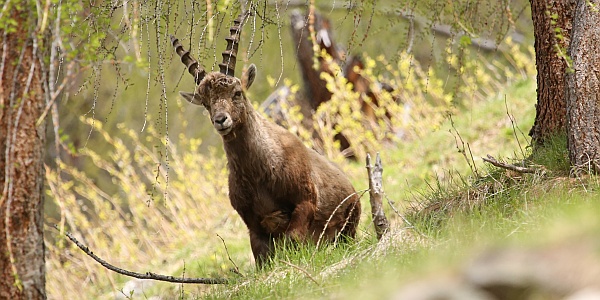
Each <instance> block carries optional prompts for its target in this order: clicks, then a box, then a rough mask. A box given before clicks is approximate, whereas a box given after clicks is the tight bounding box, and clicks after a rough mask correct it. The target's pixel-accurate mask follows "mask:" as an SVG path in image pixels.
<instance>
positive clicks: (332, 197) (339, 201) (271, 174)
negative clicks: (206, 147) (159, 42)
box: [171, 14, 360, 266]
mask: <svg viewBox="0 0 600 300" xmlns="http://www.w3.org/2000/svg"><path fill="white" fill-rule="evenodd" d="M243 21H244V14H241V15H240V16H239V17H238V18H237V20H235V21H234V26H233V27H232V28H231V29H230V32H231V35H230V36H229V37H228V38H227V42H228V45H227V49H226V50H225V52H223V63H221V64H219V66H220V72H211V73H209V74H206V71H205V70H204V69H203V67H202V66H200V65H199V64H198V62H197V61H196V60H195V59H193V58H192V57H191V56H190V54H189V52H188V51H185V50H184V49H183V47H182V46H181V44H180V43H179V41H178V40H177V39H176V38H175V37H171V40H172V43H173V46H174V47H175V49H176V51H177V53H178V54H179V55H180V56H181V61H182V62H183V63H184V64H185V65H186V66H187V67H188V71H189V72H190V74H192V75H193V76H194V78H195V81H196V84H197V88H196V90H195V92H194V93H186V92H181V95H182V96H183V98H185V99H186V100H188V101H189V102H190V103H193V104H198V105H203V106H204V107H205V108H206V109H207V110H208V112H209V113H210V119H211V121H212V124H213V126H214V127H215V129H216V130H217V132H218V133H219V134H220V135H221V137H222V139H223V144H224V148H225V154H226V156H227V162H228V169H229V198H230V200H231V205H232V206H233V208H234V209H235V210H236V211H237V212H238V213H239V215H240V216H241V217H242V219H243V221H244V222H245V224H246V226H247V227H248V230H249V232H250V245H251V247H252V252H253V254H254V258H255V260H256V262H257V264H258V265H259V266H260V265H262V264H263V263H264V262H266V260H268V258H269V257H270V256H271V254H272V253H273V250H274V246H275V243H276V242H277V241H278V240H282V239H286V238H288V239H290V240H292V241H296V242H303V241H312V242H315V243H318V241H319V239H323V240H326V241H333V240H335V239H336V238H338V237H342V238H348V237H351V238H353V237H354V236H355V234H356V226H357V225H358V222H359V218H360V201H359V198H358V196H357V195H356V193H355V190H354V188H353V187H352V184H351V183H350V181H349V180H348V178H347V177H346V176H345V175H344V174H343V172H342V171H341V170H340V169H338V168H337V167H336V166H335V165H334V164H332V163H331V162H329V161H327V160H326V159H325V158H324V157H323V156H321V155H320V154H318V153H317V152H315V151H314V150H312V149H308V148H306V147H305V146H304V145H303V144H302V142H301V141H300V140H299V139H298V138H297V137H296V136H295V135H293V134H291V133H290V132H288V131H286V130H285V129H284V128H282V127H280V126H278V125H276V124H274V123H272V122H270V121H268V120H266V119H265V118H264V117H263V116H261V115H260V114H259V113H258V112H257V111H256V110H255V109H254V107H253V105H252V103H251V102H250V100H249V99H248V98H247V97H246V93H245V91H246V89H248V88H249V87H250V86H251V85H252V82H253V81H254V77H255V74H256V67H255V66H254V65H251V66H250V67H249V68H248V70H247V71H246V72H245V73H244V75H243V76H242V79H239V78H236V77H234V70H235V62H236V54H237V46H238V44H239V33H240V28H241V25H242V23H243Z"/></svg>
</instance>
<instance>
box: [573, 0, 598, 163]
mask: <svg viewBox="0 0 600 300" xmlns="http://www.w3.org/2000/svg"><path fill="white" fill-rule="evenodd" d="M599 24H600V0H579V1H578V2H577V8H576V12H575V18H574V19H573V31H572V33H571V45H570V47H569V57H570V58H571V60H572V62H573V65H572V70H571V71H570V72H568V73H567V76H566V108H567V109H566V116H567V136H568V145H569V158H570V161H571V165H572V166H573V167H574V170H575V172H576V173H580V172H581V171H592V172H600V54H599V53H598V49H600V26H599Z"/></svg>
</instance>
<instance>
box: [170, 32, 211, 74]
mask: <svg viewBox="0 0 600 300" xmlns="http://www.w3.org/2000/svg"><path fill="white" fill-rule="evenodd" d="M171 44H173V47H174V48H175V52H177V54H178V55H179V56H180V57H181V62H182V63H183V64H184V65H185V66H186V67H187V69H188V72H190V74H192V76H194V81H195V82H196V84H200V81H202V79H203V78H204V76H205V75H206V71H205V70H204V68H203V67H202V66H201V65H200V64H199V63H198V61H197V60H195V59H194V58H193V57H192V56H191V55H190V51H187V50H185V49H184V48H183V46H182V45H181V43H180V42H179V39H177V38H176V37H174V36H173V35H171Z"/></svg>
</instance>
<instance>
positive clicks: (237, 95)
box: [233, 91, 242, 98]
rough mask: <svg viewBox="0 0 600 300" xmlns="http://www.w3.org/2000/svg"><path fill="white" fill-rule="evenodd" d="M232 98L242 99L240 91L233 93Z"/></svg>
mask: <svg viewBox="0 0 600 300" xmlns="http://www.w3.org/2000/svg"><path fill="white" fill-rule="evenodd" d="M233 97H234V98H240V97H242V92H240V91H237V92H235V94H233Z"/></svg>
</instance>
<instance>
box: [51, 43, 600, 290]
mask: <svg viewBox="0 0 600 300" xmlns="http://www.w3.org/2000/svg"><path fill="white" fill-rule="evenodd" d="M505 45H507V47H508V48H507V49H508V50H507V51H504V52H503V53H505V55H506V57H505V58H506V61H507V62H508V63H506V62H505V63H506V65H505V64H503V65H496V64H494V63H490V62H488V61H487V60H485V59H484V58H483V57H482V56H481V55H480V54H479V53H466V54H465V53H462V55H463V56H461V61H460V63H459V62H458V58H457V57H456V55H454V54H452V51H450V50H451V46H449V48H448V49H449V50H448V53H447V54H448V59H447V63H448V65H449V66H451V67H452V68H456V69H459V70H460V72H458V73H457V74H459V75H457V76H456V77H455V78H453V80H454V81H456V82H455V83H454V84H453V85H452V88H450V89H449V88H448V86H447V82H446V80H445V79H444V76H443V75H438V74H436V71H435V70H433V69H429V68H425V67H421V66H420V65H419V64H418V62H417V61H416V60H415V59H414V58H412V57H411V55H409V54H406V53H404V54H403V55H402V57H401V59H399V60H398V62H396V63H390V62H388V61H386V60H385V58H384V57H376V58H370V57H368V56H367V55H365V56H364V58H365V62H366V63H365V66H366V68H365V70H363V71H362V72H363V75H364V76H365V77H366V78H368V79H369V80H370V81H371V82H385V83H386V84H389V85H390V86H392V87H394V91H393V92H391V93H388V92H385V91H381V94H380V96H381V97H380V101H381V102H380V106H379V107H376V108H375V110H376V114H377V115H378V116H379V117H380V118H379V119H380V120H385V121H381V122H379V123H375V124H372V123H369V126H365V124H367V122H370V121H369V120H366V119H365V116H363V115H362V114H361V113H360V104H359V101H358V97H359V95H358V94H356V93H354V92H352V90H351V87H350V86H348V84H347V83H346V82H344V81H343V80H342V79H340V78H336V77H330V76H326V75H324V79H325V80H326V81H327V82H328V88H329V89H330V91H332V93H333V95H334V96H333V98H332V100H331V101H330V102H328V103H326V104H325V105H322V106H321V107H320V108H319V110H318V111H317V112H316V113H315V114H314V117H313V118H314V119H313V120H311V123H312V124H313V128H308V129H307V128H304V127H302V126H301V125H300V124H301V123H302V121H303V120H301V117H300V115H299V114H298V110H297V109H295V108H294V107H289V108H288V109H289V110H288V111H289V116H290V118H289V119H288V124H287V125H288V126H289V127H290V128H291V129H292V130H293V131H295V132H296V133H297V134H298V135H299V136H300V137H301V138H302V139H303V141H304V142H305V143H306V144H307V145H308V146H315V145H314V144H312V143H313V141H314V134H316V135H317V136H318V137H319V140H321V141H324V142H323V145H320V147H321V148H322V151H323V153H324V154H325V155H326V156H328V157H329V158H330V159H332V160H333V161H335V162H336V163H338V164H339V165H340V166H341V168H342V169H343V170H344V171H345V172H346V173H347V174H348V175H349V176H350V178H351V180H352V181H353V184H354V186H355V188H356V189H357V190H366V189H367V188H368V182H367V176H366V175H367V173H366V170H365V166H364V163H363V158H364V156H365V155H366V153H371V154H374V153H375V152H380V154H381V157H382V160H383V167H384V175H383V176H384V190H385V196H386V200H387V203H386V204H385V209H386V212H387V215H388V218H390V220H391V223H392V226H391V228H392V230H391V231H390V232H389V233H388V234H387V235H386V236H385V238H384V239H383V240H381V241H379V242H378V241H377V239H376V237H375V234H374V230H373V226H372V224H371V219H370V211H369V205H368V199H367V196H366V195H368V194H365V196H363V198H362V202H363V207H364V209H363V214H362V217H361V226H360V231H359V234H358V238H357V239H356V240H355V241H354V242H352V243H349V244H347V245H338V247H334V246H333V245H325V246H322V247H321V248H319V249H315V248H314V247H310V246H299V247H294V248H293V249H287V248H285V247H284V248H283V249H280V251H278V252H277V255H276V257H275V258H274V259H273V261H272V263H271V265H270V266H269V267H267V268H265V269H262V270H256V269H255V267H254V264H253V261H252V255H251V251H250V246H249V242H248V237H247V231H246V228H245V226H244V224H243V223H242V221H241V219H240V218H239V216H238V215H237V214H236V213H235V211H234V210H233V209H232V208H231V206H230V204H229V200H228V198H227V172H226V165H225V158H224V155H223V153H222V150H221V148H220V144H219V143H216V144H215V143H213V142H206V141H204V140H202V139H200V138H196V137H190V136H186V135H184V134H179V135H178V134H177V133H175V136H173V133H171V134H172V139H168V138H167V139H165V138H164V137H162V136H161V134H160V133H158V132H152V130H153V129H152V126H149V127H148V128H149V129H148V130H149V131H151V132H152V135H151V137H148V139H155V140H161V141H163V147H153V146H149V145H152V143H149V142H148V141H146V140H144V137H142V136H141V135H139V134H138V132H137V131H135V130H133V129H131V128H127V127H126V126H119V128H120V131H119V133H118V134H115V133H110V134H109V133H108V132H106V131H104V130H103V128H102V122H101V121H99V120H91V119H87V118H82V120H81V122H82V123H85V124H88V125H89V126H92V127H93V128H94V132H95V133H99V136H101V138H102V139H103V140H104V141H105V142H106V144H107V145H110V149H109V150H103V151H102V152H101V153H99V152H98V151H96V150H95V149H92V148H88V147H84V148H82V149H80V150H77V151H74V150H71V158H70V160H69V161H66V160H63V161H59V163H58V165H57V167H56V168H48V169H47V172H46V176H47V179H48V186H49V189H48V200H49V201H47V205H46V206H47V217H46V223H47V226H46V233H45V236H46V239H47V240H46V247H47V252H48V254H47V269H48V279H47V281H48V283H47V289H48V293H49V294H48V295H49V298H51V299H78V298H80V297H81V295H85V298H90V299H92V298H93V299H114V298H115V297H116V298H123V299H125V298H132V299H148V298H151V297H153V296H159V297H162V299H175V298H180V299H197V298H212V299H222V298H236V299H263V298H270V299H282V298H289V299H298V298H340V299H353V298H355V299H380V298H381V297H389V296H390V295H392V294H394V292H395V291H396V290H397V288H398V286H400V285H404V284H406V283H407V282H410V281H411V280H414V279H416V278H419V277H421V276H428V274H432V273H436V272H452V270H455V268H457V266H458V265H459V264H461V263H462V262H464V261H466V260H468V259H469V258H470V257H472V256H473V255H475V254H476V253H478V252H479V251H481V250H482V249H485V248H488V247H493V246H495V245H505V244H521V245H522V244H536V243H537V244H543V243H546V242H548V241H551V240H553V239H558V238H561V237H564V236H567V235H570V234H574V233H578V234H589V233H590V232H593V231H594V230H596V231H597V230H599V229H600V222H599V221H598V218H596V217H595V216H597V215H598V213H599V212H600V205H599V204H597V203H594V202H592V201H590V199H597V198H598V188H599V187H600V182H599V181H598V179H597V178H596V177H594V176H591V177H585V178H571V177H569V163H568V157H567V153H566V138H565V137H556V138H555V139H554V140H553V142H552V143H550V144H549V146H547V148H545V149H543V151H537V152H536V155H535V156H532V155H531V149H530V148H529V147H528V137H527V130H528V129H529V128H531V126H532V123H533V119H534V114H535V107H534V103H535V99H536V97H535V95H536V94H535V93H536V88H535V68H534V66H535V65H534V63H533V53H532V52H533V50H532V49H531V48H525V49H521V48H519V47H518V46H516V45H513V44H512V43H511V42H510V40H509V41H508V42H506V44H505ZM463 51H468V50H465V49H463ZM507 66H508V67H507ZM333 67H334V68H335V66H333ZM287 82H288V84H289V85H290V86H291V87H292V90H294V89H296V90H297V86H296V87H294V84H293V83H291V82H289V80H288V81H287ZM173 97H175V96H173ZM184 107H186V104H185V103H181V102H178V106H177V107H176V108H171V109H172V110H177V111H182V110H184ZM386 113H388V114H390V115H391V116H392V117H391V118H389V119H387V118H386V117H385V116H386ZM177 114H178V112H175V113H174V115H177ZM198 114H200V110H198ZM197 117H198V118H206V117H205V116H197ZM152 118H153V116H151V115H149V116H148V119H149V120H152ZM190 123H192V122H186V121H183V122H182V123H181V124H180V125H181V126H182V127H183V129H182V130H181V131H182V132H186V128H187V127H189V126H197V125H196V124H193V123H192V124H190ZM332 124H337V125H332ZM337 133H342V134H344V135H345V136H348V137H351V139H352V141H353V145H352V147H353V150H354V153H355V154H356V156H357V157H358V158H359V159H358V161H350V160H346V159H344V158H343V156H342V155H341V154H339V145H337V144H336V143H335V142H334V139H333V137H334V136H335V134H337ZM217 138H218V137H216V136H215V135H210V136H209V137H207V138H206V139H217ZM65 139H68V137H65ZM207 144H208V145H207ZM213 145H216V146H213ZM488 154H489V155H492V156H494V157H496V158H497V159H500V160H503V161H507V162H508V163H510V164H515V165H522V166H527V167H528V168H532V169H534V170H535V172H534V173H531V174H523V173H518V172H514V171H509V170H505V169H498V168H493V167H489V166H488V165H486V164H485V163H484V162H483V161H482V160H481V159H480V158H481V157H484V156H486V155H488ZM165 157H167V159H165ZM74 162H77V163H78V164H85V165H88V166H92V167H93V169H94V171H90V172H91V173H84V172H82V171H81V170H80V169H79V168H77V167H76V166H75V163H74ZM90 174H92V175H90ZM98 178H104V179H106V178H109V179H110V180H111V183H110V184H102V183H99V182H98V180H97V179H98ZM52 225H57V229H54V227H52ZM65 231H70V232H71V233H73V235H74V236H75V237H76V238H77V239H79V240H80V241H81V242H82V243H84V244H85V245H87V246H88V247H89V248H90V249H91V250H92V251H93V252H94V253H95V254H96V255H98V256H99V257H102V258H104V259H106V260H107V261H109V262H110V263H112V264H114V265H117V266H119V267H121V268H124V269H127V270H132V271H137V272H141V273H145V272H154V273H159V274H167V275H173V276H185V277H215V278H227V279H229V280H230V281H231V283H230V284H227V285H221V286H207V285H175V284H167V283H157V282H150V281H138V280H132V279H131V278H127V277H123V276H120V275H116V274H114V273H111V272H110V271H108V270H106V269H104V268H103V267H102V266H100V265H99V264H97V263H96V262H94V261H93V260H91V259H90V258H89V257H87V256H86V255H85V254H84V253H83V252H81V251H80V250H79V249H78V248H77V247H75V246H74V245H73V244H71V243H70V242H69V241H68V240H66V238H65V237H64V232H65Z"/></svg>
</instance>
